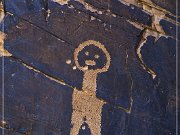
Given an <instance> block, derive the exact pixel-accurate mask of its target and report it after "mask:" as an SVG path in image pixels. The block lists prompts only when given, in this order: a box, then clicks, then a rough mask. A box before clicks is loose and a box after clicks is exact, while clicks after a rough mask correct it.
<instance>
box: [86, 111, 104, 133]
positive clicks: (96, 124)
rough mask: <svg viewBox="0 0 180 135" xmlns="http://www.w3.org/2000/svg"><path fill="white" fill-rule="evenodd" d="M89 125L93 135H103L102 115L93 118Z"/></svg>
mask: <svg viewBox="0 0 180 135" xmlns="http://www.w3.org/2000/svg"><path fill="white" fill-rule="evenodd" d="M97 115H99V116H97ZM97 118H99V119H97ZM87 123H88V125H89V128H90V130H91V135H101V113H97V114H96V118H91V119H90V120H88V122H87Z"/></svg>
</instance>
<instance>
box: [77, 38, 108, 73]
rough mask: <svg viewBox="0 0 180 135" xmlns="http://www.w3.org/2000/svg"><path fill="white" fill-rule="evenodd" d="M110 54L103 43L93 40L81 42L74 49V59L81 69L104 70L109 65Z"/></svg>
mask: <svg viewBox="0 0 180 135" xmlns="http://www.w3.org/2000/svg"><path fill="white" fill-rule="evenodd" d="M110 59H111V58H110V55H109V53H108V51H107V50H106V48H105V47H104V45H102V44H101V43H100V42H97V41H94V40H88V41H85V42H83V43H82V44H80V45H79V46H78V48H76V49H75V52H74V60H75V64H76V67H77V68H79V69H80V70H81V71H83V72H86V71H89V70H91V71H94V72H96V73H101V72H106V71H107V70H108V69H109V66H110Z"/></svg>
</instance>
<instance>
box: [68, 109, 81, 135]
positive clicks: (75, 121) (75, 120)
mask: <svg viewBox="0 0 180 135" xmlns="http://www.w3.org/2000/svg"><path fill="white" fill-rule="evenodd" d="M79 113H80V112H78V111H73V114H72V118H71V124H72V126H73V127H72V128H71V131H70V135H78V133H79V129H80V127H81V125H82V124H83V119H82V117H81V115H80V114H79Z"/></svg>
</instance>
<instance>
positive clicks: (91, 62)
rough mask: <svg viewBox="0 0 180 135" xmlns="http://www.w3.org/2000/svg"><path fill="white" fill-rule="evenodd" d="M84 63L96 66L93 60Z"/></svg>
mask: <svg viewBox="0 0 180 135" xmlns="http://www.w3.org/2000/svg"><path fill="white" fill-rule="evenodd" d="M85 63H86V65H88V66H95V65H96V62H95V61H94V60H86V61H85Z"/></svg>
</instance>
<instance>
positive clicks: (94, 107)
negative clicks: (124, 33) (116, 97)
mask: <svg viewBox="0 0 180 135" xmlns="http://www.w3.org/2000/svg"><path fill="white" fill-rule="evenodd" d="M90 46H93V47H95V48H93V49H99V50H100V51H101V52H102V53H103V54H104V56H102V53H101V55H98V54H95V55H94V52H92V50H90V51H85V52H84V54H85V56H93V57H91V59H89V58H90V57H87V59H84V66H83V65H81V64H82V63H81V64H80V60H79V59H80V58H79V57H80V55H82V56H84V55H83V54H82V52H83V51H84V50H86V49H90V48H88V47H90ZM82 56H81V57H82ZM101 57H105V58H106V60H105V61H103V62H104V64H103V66H102V67H98V66H99V65H98V62H97V61H98V60H99V59H100V58H101ZM92 59H94V60H92ZM74 60H75V64H76V67H77V68H78V69H79V70H81V71H83V72H84V78H83V85H82V91H77V90H74V92H73V99H72V105H73V113H72V118H71V123H72V125H73V127H72V128H71V132H70V134H71V135H78V133H79V129H80V127H81V125H82V124H83V123H84V122H86V123H87V124H88V126H89V128H90V130H91V134H92V135H100V134H101V111H102V106H103V105H104V104H105V103H106V102H104V101H102V100H99V99H98V98H97V97H96V86H97V85H96V78H97V75H98V74H99V73H102V72H106V71H108V69H109V66H110V61H111V58H110V55H109V53H108V51H107V50H106V48H105V47H104V45H102V44H101V43H99V42H97V41H93V40H88V41H85V42H83V43H82V44H80V45H79V47H78V48H76V49H75V52H74ZM101 62H102V61H101ZM94 67H95V68H94Z"/></svg>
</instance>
